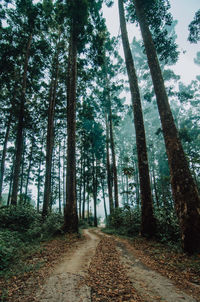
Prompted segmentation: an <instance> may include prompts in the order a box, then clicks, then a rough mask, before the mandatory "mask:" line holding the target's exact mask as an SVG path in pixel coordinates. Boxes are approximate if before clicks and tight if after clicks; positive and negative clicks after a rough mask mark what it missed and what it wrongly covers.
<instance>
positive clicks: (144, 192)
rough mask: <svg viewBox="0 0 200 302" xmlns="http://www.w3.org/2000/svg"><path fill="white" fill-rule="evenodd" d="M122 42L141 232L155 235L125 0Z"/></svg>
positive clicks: (120, 12) (121, 15)
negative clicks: (132, 115)
mask: <svg viewBox="0 0 200 302" xmlns="http://www.w3.org/2000/svg"><path fill="white" fill-rule="evenodd" d="M118 6H119V17H120V27H121V34H122V43H123V48H124V54H125V61H126V68H127V72H128V78H129V85H130V91H131V98H132V106H133V114H134V124H135V132H136V145H137V156H138V170H139V175H140V194H141V207H142V225H141V233H142V235H143V236H153V235H154V234H155V230H156V223H155V218H154V216H153V199H152V194H151V186H150V178H149V166H148V158H147V147H146V138H145V129H144V122H143V115H142V106H141V99H140V92H139V87H138V80H137V75H136V71H135V67H134V62H133V57H132V54H131V50H130V45H129V41H128V35H127V30H126V21H125V15H124V7H123V1H122V0H119V1H118Z"/></svg>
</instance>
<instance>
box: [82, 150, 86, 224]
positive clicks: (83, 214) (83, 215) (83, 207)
mask: <svg viewBox="0 0 200 302" xmlns="http://www.w3.org/2000/svg"><path fill="white" fill-rule="evenodd" d="M85 189H86V180H85V154H84V159H83V204H82V219H84V218H85V194H86V193H85Z"/></svg>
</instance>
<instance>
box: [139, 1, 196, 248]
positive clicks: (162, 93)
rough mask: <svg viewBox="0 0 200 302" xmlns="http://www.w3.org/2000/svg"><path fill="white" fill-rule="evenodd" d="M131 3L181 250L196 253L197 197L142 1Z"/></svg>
mask: <svg viewBox="0 0 200 302" xmlns="http://www.w3.org/2000/svg"><path fill="white" fill-rule="evenodd" d="M134 3H135V8H136V14H137V17H138V21H139V24H140V29H141V32H142V37H143V41H144V46H145V50H146V54H147V58H148V64H149V68H150V71H151V76H152V80H153V85H154V90H155V94H156V98H157V105H158V111H159V115H160V120H161V124H162V130H163V135H164V140H165V146H166V151H167V156H168V162H169V168H170V176H171V186H172V193H173V198H174V201H175V207H176V212H177V215H178V218H179V223H180V229H181V233H182V244H183V249H184V251H185V252H188V253H194V252H200V197H199V194H198V190H197V186H196V185H195V182H194V180H193V178H192V175H191V172H190V170H189V166H188V162H187V159H186V157H185V154H184V151H183V147H182V144H181V141H180V139H179V135H178V131H177V129H176V125H175V122H174V119H173V116H172V112H171V109H170V106H169V101H168V96H167V93H166V89H165V85H164V80H163V75H162V72H161V68H160V65H159V61H158V58H157V54H156V48H155V45H154V42H153V39H152V35H151V32H150V30H149V27H148V23H147V20H146V17H145V12H144V4H143V1H141V0H135V1H134Z"/></svg>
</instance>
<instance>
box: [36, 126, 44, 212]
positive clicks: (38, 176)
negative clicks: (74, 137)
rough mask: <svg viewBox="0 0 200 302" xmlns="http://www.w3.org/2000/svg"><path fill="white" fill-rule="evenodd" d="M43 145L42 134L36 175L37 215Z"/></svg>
mask: <svg viewBox="0 0 200 302" xmlns="http://www.w3.org/2000/svg"><path fill="white" fill-rule="evenodd" d="M43 143H44V132H43V135H42V141H41V148H40V159H39V168H38V175H37V212H38V213H39V210H40V187H41V165H42V156H43V154H42V149H43Z"/></svg>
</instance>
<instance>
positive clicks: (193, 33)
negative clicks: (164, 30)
mask: <svg viewBox="0 0 200 302" xmlns="http://www.w3.org/2000/svg"><path fill="white" fill-rule="evenodd" d="M188 29H189V32H190V34H189V37H188V40H189V41H190V42H191V43H197V42H198V41H199V40H200V9H199V10H198V11H197V12H196V14H195V16H194V20H193V21H192V22H191V23H190V24H189V26H188Z"/></svg>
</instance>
